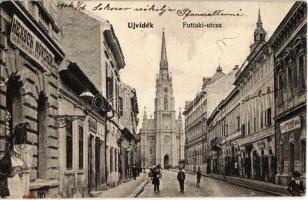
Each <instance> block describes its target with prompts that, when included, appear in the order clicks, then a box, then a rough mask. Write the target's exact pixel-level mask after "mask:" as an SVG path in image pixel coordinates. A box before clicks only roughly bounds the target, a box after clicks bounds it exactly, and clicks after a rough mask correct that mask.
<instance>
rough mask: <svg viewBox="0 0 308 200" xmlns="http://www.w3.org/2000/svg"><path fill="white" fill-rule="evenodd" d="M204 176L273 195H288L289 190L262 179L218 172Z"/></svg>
mask: <svg viewBox="0 0 308 200" xmlns="http://www.w3.org/2000/svg"><path fill="white" fill-rule="evenodd" d="M204 176H206V177H211V178H215V179H220V180H224V181H227V182H229V183H233V184H237V185H241V186H244V187H248V188H254V189H257V190H260V191H264V192H268V193H271V194H273V195H275V196H290V194H289V192H288V191H287V186H281V185H277V184H273V183H268V182H264V181H258V180H252V179H247V178H240V177H233V176H226V177H225V178H223V176H222V175H218V174H206V175H204Z"/></svg>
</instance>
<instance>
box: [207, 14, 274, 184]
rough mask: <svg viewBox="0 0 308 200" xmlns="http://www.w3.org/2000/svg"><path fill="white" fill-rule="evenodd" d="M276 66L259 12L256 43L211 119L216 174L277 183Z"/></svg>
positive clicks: (251, 46)
mask: <svg viewBox="0 0 308 200" xmlns="http://www.w3.org/2000/svg"><path fill="white" fill-rule="evenodd" d="M273 65H274V59H273V53H272V50H271V48H270V45H269V43H268V42H266V32H265V30H264V28H263V26H262V21H261V15H260V11H259V15H258V20H257V27H256V29H255V32H254V43H253V44H252V45H250V54H249V55H248V56H247V59H246V60H245V61H244V63H243V64H242V66H241V68H240V69H239V70H238V72H237V73H236V74H235V81H234V85H235V89H234V90H233V91H232V92H231V93H230V94H229V97H228V98H226V99H225V100H224V101H222V102H221V104H220V107H218V109H217V110H219V111H216V113H215V114H213V116H212V117H211V119H210V120H209V122H208V124H209V125H210V131H211V132H212V133H211V137H212V140H211V141H210V145H211V147H212V148H213V149H214V148H215V149H216V152H215V153H214V157H215V159H214V162H215V164H214V165H215V166H214V167H213V168H214V172H215V173H223V174H225V175H233V176H241V177H245V178H251V179H257V180H261V181H268V182H274V179H275V174H276V160H277V159H276V153H275V128H274V113H275V107H274V71H273V70H272V67H273ZM215 129H216V130H215ZM221 147H222V148H221ZM217 160H218V164H217ZM219 161H220V162H219Z"/></svg>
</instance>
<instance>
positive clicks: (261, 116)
mask: <svg viewBox="0 0 308 200" xmlns="http://www.w3.org/2000/svg"><path fill="white" fill-rule="evenodd" d="M263 114H264V112H263V111H262V112H261V115H260V128H261V129H262V128H263V120H264V119H263V118H264V117H263Z"/></svg>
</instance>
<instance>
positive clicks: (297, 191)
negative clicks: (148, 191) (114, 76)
mask: <svg viewBox="0 0 308 200" xmlns="http://www.w3.org/2000/svg"><path fill="white" fill-rule="evenodd" d="M161 169H162V168H161V167H160V165H157V166H154V167H153V168H151V171H150V173H149V176H150V177H151V179H152V184H153V185H154V192H159V185H160V178H161V177H162V173H161ZM201 177H202V173H201V170H200V167H198V170H197V171H196V179H197V183H196V187H200V181H201ZM185 178H186V174H185V172H184V170H183V169H182V168H181V167H180V168H179V172H178V174H177V180H178V182H179V185H180V192H184V183H185ZM287 190H288V192H289V193H290V194H291V195H292V196H302V195H303V194H304V193H305V188H304V184H303V181H302V180H300V173H299V172H297V171H295V172H294V173H293V176H292V180H291V181H290V182H289V184H288V188H287Z"/></svg>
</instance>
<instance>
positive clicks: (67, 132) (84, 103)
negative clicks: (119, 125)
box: [55, 62, 107, 198]
mask: <svg viewBox="0 0 308 200" xmlns="http://www.w3.org/2000/svg"><path fill="white" fill-rule="evenodd" d="M63 63H67V65H64V66H63V69H61V70H60V71H59V97H58V98H59V115H58V116H55V119H56V120H57V122H58V128H59V129H58V130H59V149H60V151H59V158H60V159H59V160H60V162H59V167H60V195H61V196H62V197H70V198H72V197H76V198H81V197H88V196H90V195H92V194H91V193H93V191H94V190H95V191H102V189H103V188H105V185H106V176H105V171H106V170H105V142H104V141H105V130H106V114H105V113H104V112H103V110H96V109H95V108H94V107H93V105H92V102H93V101H92V98H93V97H94V96H97V95H100V94H99V91H98V89H97V88H96V87H95V86H94V84H93V83H92V82H91V81H90V80H89V78H88V77H87V76H86V75H85V74H84V73H83V71H82V70H81V68H80V67H79V66H78V65H77V64H76V63H72V62H63ZM86 94H88V95H86ZM101 100H103V101H104V102H105V104H106V102H107V101H106V99H101ZM104 110H106V109H104ZM68 116H70V117H68ZM85 183H86V184H85Z"/></svg>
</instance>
